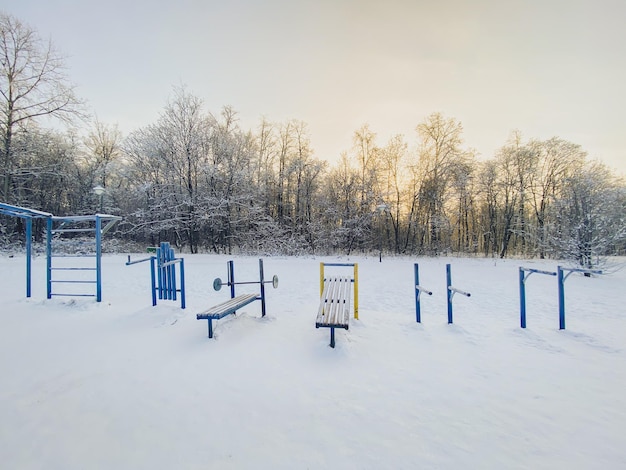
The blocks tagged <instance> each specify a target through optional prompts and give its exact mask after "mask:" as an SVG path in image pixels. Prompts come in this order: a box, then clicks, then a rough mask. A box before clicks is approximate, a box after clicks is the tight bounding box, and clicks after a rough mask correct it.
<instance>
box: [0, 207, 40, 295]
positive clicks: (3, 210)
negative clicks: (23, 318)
mask: <svg viewBox="0 0 626 470" xmlns="http://www.w3.org/2000/svg"><path fill="white" fill-rule="evenodd" d="M0 214H2V215H6V216H9V217H19V218H20V219H23V220H24V221H25V223H26V242H25V246H26V297H30V296H31V292H32V290H31V267H32V239H33V219H50V218H51V217H52V214H50V213H48V212H42V211H38V210H35V209H29V208H26V207H19V206H12V205H10V204H3V203H0Z"/></svg>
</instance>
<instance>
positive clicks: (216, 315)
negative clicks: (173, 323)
mask: <svg viewBox="0 0 626 470" xmlns="http://www.w3.org/2000/svg"><path fill="white" fill-rule="evenodd" d="M258 299H260V297H257V295H256V294H242V295H238V296H237V297H234V298H232V299H230V300H227V301H226V302H222V303H221V304H218V305H215V306H213V307H211V308H209V309H208V310H205V311H204V312H202V313H198V314H197V315H196V319H197V320H208V321H209V338H213V320H219V319H221V318H224V317H225V316H226V315H230V314H231V313H235V312H236V311H237V310H239V309H240V308H242V307H245V306H246V305H248V304H249V303H252V302H254V301H255V300H258Z"/></svg>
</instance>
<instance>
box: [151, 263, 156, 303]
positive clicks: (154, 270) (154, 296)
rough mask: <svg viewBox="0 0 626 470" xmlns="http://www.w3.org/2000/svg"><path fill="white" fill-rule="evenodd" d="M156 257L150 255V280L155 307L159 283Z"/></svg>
mask: <svg viewBox="0 0 626 470" xmlns="http://www.w3.org/2000/svg"><path fill="white" fill-rule="evenodd" d="M155 262H156V257H154V256H151V257H150V282H151V284H152V306H153V307H154V306H155V305H156V304H157V285H156V276H157V273H156V269H157V268H156V266H155Z"/></svg>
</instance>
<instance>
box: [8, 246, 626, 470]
mask: <svg viewBox="0 0 626 470" xmlns="http://www.w3.org/2000/svg"><path fill="white" fill-rule="evenodd" d="M141 256H142V255H134V257H141ZM143 256H145V255H143ZM179 256H182V257H184V258H185V271H186V284H187V292H186V293H187V296H186V300H187V308H186V309H184V310H183V309H181V308H180V302H179V301H177V302H175V301H159V303H158V305H157V306H156V307H152V305H151V295H150V275H149V266H148V264H147V263H144V264H138V265H133V266H125V264H124V263H125V261H126V256H125V255H106V256H105V257H104V258H103V300H102V302H100V303H98V302H95V300H94V299H93V298H85V297H77V298H71V297H53V298H52V299H50V300H47V299H46V293H45V259H44V257H38V258H36V259H35V260H34V261H33V287H32V288H33V295H32V297H31V298H26V297H25V274H24V273H25V259H24V257H23V256H15V257H8V256H1V257H0V286H1V287H0V292H1V294H2V307H0V309H1V311H2V313H1V315H2V328H0V348H1V349H0V374H1V377H2V387H0V462H2V464H1V467H2V468H7V469H46V470H51V469H64V470H66V469H84V468H90V469H112V468H115V469H142V468H146V469H148V468H149V469H172V468H184V469H230V468H233V469H234V468H236V469H242V468H243V469H247V468H271V469H294V468H298V469H300V468H302V469H307V468H308V469H328V468H341V469H415V468H420V469H435V468H436V469H458V468H481V469H503V468H506V469H528V468H532V469H554V468H568V469H591V468H606V469H609V468H611V469H614V468H626V445H625V444H626V441H625V439H624V436H625V435H626V394H625V393H624V390H625V389H626V350H625V348H624V338H626V317H625V311H624V301H625V300H626V293H625V292H624V286H625V285H626V271H625V270H621V271H619V270H618V271H615V272H612V273H609V274H606V275H602V276H594V277H591V278H589V277H584V276H582V275H579V274H572V275H571V276H570V277H569V278H568V279H567V282H566V286H565V296H566V326H567V329H566V330H559V329H558V298H557V281H556V278H555V277H553V276H545V275H540V274H533V275H532V276H530V277H529V278H528V281H527V284H526V295H527V325H528V328H526V329H521V328H520V326H519V324H520V319H519V285H518V268H519V266H524V267H530V268H535V269H545V270H549V271H554V270H556V265H557V264H558V263H557V262H555V261H537V260H535V261H528V260H505V261H503V260H497V261H496V260H493V259H456V258H447V259H446V258H438V259H432V258H426V259H424V258H401V257H399V258H383V260H382V263H380V262H379V261H378V257H374V258H368V257H351V258H347V257H342V258H340V257H337V258H335V257H327V258H320V257H317V258H313V257H311V258H281V257H268V258H264V268H265V277H266V279H271V276H272V275H273V274H277V275H278V277H279V279H280V283H279V287H278V289H276V290H274V289H272V288H271V285H269V284H268V285H267V290H266V293H267V316H266V317H265V318H261V314H260V302H253V303H252V304H250V305H248V306H246V307H244V309H243V310H242V311H241V312H239V313H238V314H237V316H236V317H235V316H233V315H230V316H228V317H226V318H224V319H222V320H219V321H216V322H214V325H215V338H214V339H209V338H207V322H206V321H198V320H196V313H199V312H201V311H202V310H204V309H206V308H208V307H210V306H212V305H215V304H217V303H219V302H221V301H223V300H226V299H227V298H228V295H229V294H228V289H226V288H224V289H222V290H221V291H220V292H215V291H214V290H213V289H212V283H213V279H214V278H215V277H221V278H222V279H225V278H226V261H227V260H228V259H234V261H235V277H236V280H242V281H243V280H255V279H258V258H256V257H234V258H228V257H225V256H217V255H179ZM321 261H326V262H358V263H359V287H360V288H359V319H358V320H353V319H352V320H351V323H350V329H349V330H348V331H346V330H341V329H337V330H336V341H337V345H336V348H335V349H332V348H330V347H329V337H330V334H329V330H328V329H326V328H320V329H316V328H315V316H316V313H317V306H318V298H319V263H320V262H321ZM622 261H624V260H622ZM415 262H418V263H419V268H420V285H421V286H422V287H424V288H426V289H429V290H432V291H433V295H432V296H427V295H422V296H421V307H422V308H421V319H422V323H420V324H418V323H416V321H415V300H414V299H415V297H414V294H415V291H414V282H413V263H415ZM446 263H450V264H451V265H452V280H453V285H454V286H455V287H457V288H459V289H461V290H464V291H467V292H470V293H471V297H469V298H467V297H463V296H460V295H456V296H455V297H454V300H453V306H454V324H452V325H449V324H448V323H447V309H446V277H445V264H446ZM330 269H339V270H341V269H342V268H327V270H330ZM239 287H240V289H239V290H238V293H245V292H252V291H254V289H255V286H254V285H244V286H239Z"/></svg>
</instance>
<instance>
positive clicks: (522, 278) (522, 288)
mask: <svg viewBox="0 0 626 470" xmlns="http://www.w3.org/2000/svg"><path fill="white" fill-rule="evenodd" d="M565 271H569V272H568V273H567V274H564V273H565ZM526 273H528V274H526ZM533 273H538V274H546V275H548V276H556V277H557V284H558V295H559V330H564V329H565V281H566V280H567V278H568V277H569V276H570V275H571V274H572V273H583V274H585V275H587V276H590V275H591V274H602V271H601V270H599V269H582V268H564V267H562V266H557V269H556V272H554V271H543V270H541V269H530V268H524V267H521V266H520V268H519V300H520V326H521V327H522V328H526V280H527V279H528V277H529V276H530V275H531V274H533Z"/></svg>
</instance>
